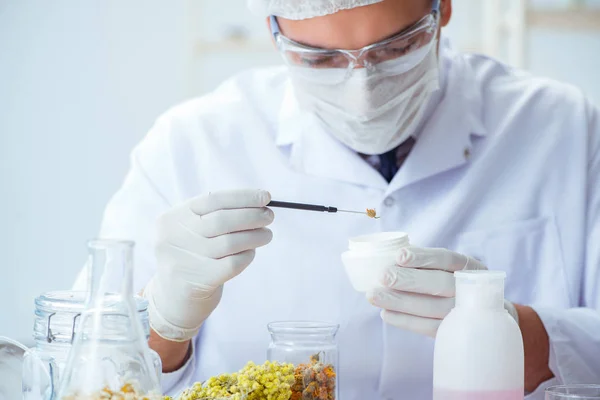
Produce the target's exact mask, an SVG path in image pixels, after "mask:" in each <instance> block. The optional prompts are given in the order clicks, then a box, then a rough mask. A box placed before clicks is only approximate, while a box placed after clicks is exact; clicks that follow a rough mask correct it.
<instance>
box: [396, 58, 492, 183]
mask: <svg viewBox="0 0 600 400" xmlns="http://www.w3.org/2000/svg"><path fill="white" fill-rule="evenodd" d="M447 56H448V57H451V62H450V63H449V71H448V75H447V76H448V81H447V84H446V89H445V93H444V95H443V98H442V100H441V101H440V103H439V105H438V106H437V107H436V109H435V111H434V112H433V114H432V115H431V116H430V118H429V119H428V120H427V123H426V124H425V125H424V128H423V130H422V131H421V133H420V135H419V137H418V139H417V142H416V144H415V146H414V148H413V149H412V151H411V153H410V155H409V156H408V158H407V159H406V161H405V162H404V164H403V165H402V168H400V170H399V171H398V173H397V174H396V176H395V177H394V179H392V181H391V182H390V185H389V187H388V188H387V191H386V195H389V194H392V193H393V192H395V191H397V190H399V189H401V188H403V187H406V186H408V185H410V184H412V183H415V182H418V181H420V180H423V179H426V178H429V177H431V176H434V175H437V174H440V173H442V172H445V171H448V170H451V169H453V168H456V167H459V166H461V165H463V164H465V163H467V162H468V160H469V158H470V154H471V146H472V140H473V135H475V136H485V134H486V130H485V126H484V124H483V121H482V112H483V110H482V105H483V101H482V93H481V87H480V85H479V84H478V83H477V82H476V81H475V79H474V72H473V71H470V68H469V66H468V65H467V64H466V63H465V61H464V59H463V58H461V57H455V56H453V53H451V54H447Z"/></svg>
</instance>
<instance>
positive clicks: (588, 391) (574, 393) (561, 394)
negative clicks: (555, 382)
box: [546, 385, 600, 400]
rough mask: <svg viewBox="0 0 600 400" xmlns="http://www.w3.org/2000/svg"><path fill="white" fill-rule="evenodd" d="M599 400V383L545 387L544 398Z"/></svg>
mask: <svg viewBox="0 0 600 400" xmlns="http://www.w3.org/2000/svg"><path fill="white" fill-rule="evenodd" d="M570 399H571V400H575V399H577V400H600V385H559V386H551V387H549V388H547V389H546V400H570Z"/></svg>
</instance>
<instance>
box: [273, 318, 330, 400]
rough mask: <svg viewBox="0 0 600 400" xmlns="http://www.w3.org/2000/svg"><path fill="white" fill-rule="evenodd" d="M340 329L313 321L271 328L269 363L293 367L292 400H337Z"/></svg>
mask: <svg viewBox="0 0 600 400" xmlns="http://www.w3.org/2000/svg"><path fill="white" fill-rule="evenodd" d="M338 328H339V325H337V324H330V323H324V322H310V321H282V322H272V323H270V324H269V325H268V329H269V333H270V334H271V342H270V344H269V349H268V351H267V358H268V359H269V360H270V361H278V362H282V363H291V364H293V365H294V368H295V371H294V376H295V382H294V384H293V385H292V388H291V389H292V397H291V399H293V400H335V399H338V346H337V341H336V334H337V331H338Z"/></svg>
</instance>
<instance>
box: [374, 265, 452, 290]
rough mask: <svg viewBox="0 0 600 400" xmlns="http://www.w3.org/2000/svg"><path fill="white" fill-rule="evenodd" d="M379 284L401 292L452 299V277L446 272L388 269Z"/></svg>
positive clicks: (399, 268) (400, 268)
mask: <svg viewBox="0 0 600 400" xmlns="http://www.w3.org/2000/svg"><path fill="white" fill-rule="evenodd" d="M381 284H382V285H383V286H385V287H387V288H390V289H394V290H399V291H403V292H411V293H421V294H429V295H432V296H442V297H453V296H454V295H455V288H454V286H455V285H454V275H453V274H451V273H449V272H446V271H437V270H426V269H416V268H405V267H398V266H394V267H390V268H388V269H387V270H386V271H385V272H384V274H383V276H382V277H381Z"/></svg>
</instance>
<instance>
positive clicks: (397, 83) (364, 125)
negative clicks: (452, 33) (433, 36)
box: [290, 40, 439, 155]
mask: <svg viewBox="0 0 600 400" xmlns="http://www.w3.org/2000/svg"><path fill="white" fill-rule="evenodd" d="M436 50H437V41H436V40H434V41H432V43H431V44H430V45H428V46H424V47H423V48H421V49H418V50H416V51H414V52H412V53H410V54H408V55H406V56H403V57H400V58H398V59H395V60H391V61H386V62H384V63H381V64H378V65H377V66H376V68H375V69H367V68H360V69H354V70H353V71H352V75H351V76H350V77H349V78H348V79H347V80H345V81H344V82H342V83H339V84H330V83H328V82H330V81H331V77H332V76H333V75H334V74H338V76H339V74H340V73H345V71H341V70H336V69H315V68H303V67H290V68H291V72H292V74H291V76H292V82H293V84H294V90H295V92H296V96H297V98H298V102H299V104H300V106H301V107H302V108H303V109H304V110H307V111H309V112H311V113H313V114H314V115H315V116H316V117H317V118H318V119H319V120H320V121H321V122H322V123H323V124H324V125H325V127H326V128H327V129H328V130H329V131H330V133H331V134H332V135H334V136H335V137H337V138H338V139H339V140H340V141H341V142H342V143H344V144H345V145H346V146H348V147H350V148H352V149H354V150H356V151H357V152H359V153H363V154H369V155H371V154H383V153H385V152H387V151H389V150H392V149H393V148H395V147H396V146H398V145H400V144H401V143H402V142H404V141H405V140H406V139H408V137H409V136H411V135H413V134H414V133H415V131H416V129H417V128H418V125H419V123H420V122H421V119H422V117H423V113H424V112H425V109H426V106H427V101H428V100H429V98H430V97H431V94H432V93H433V92H435V91H436V90H438V89H439V65H438V58H437V53H436Z"/></svg>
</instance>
